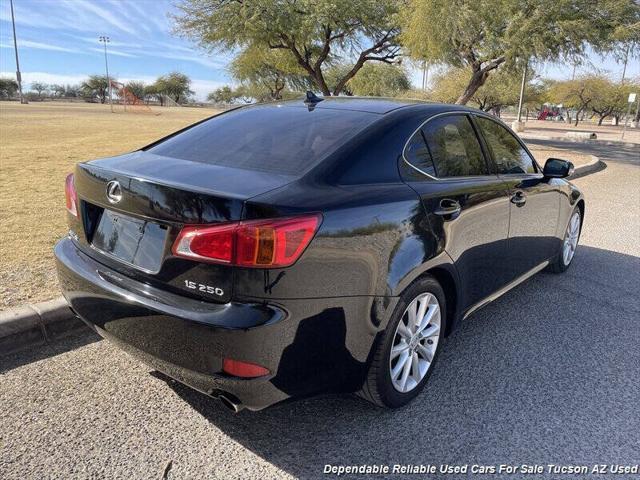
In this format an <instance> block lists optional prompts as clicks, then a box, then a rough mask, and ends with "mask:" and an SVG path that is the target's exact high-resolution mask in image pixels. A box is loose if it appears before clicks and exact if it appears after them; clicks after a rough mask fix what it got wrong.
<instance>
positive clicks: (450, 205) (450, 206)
mask: <svg viewBox="0 0 640 480" xmlns="http://www.w3.org/2000/svg"><path fill="white" fill-rule="evenodd" d="M461 211H462V207H460V204H459V203H458V202H456V201H455V200H451V199H450V198H443V199H442V200H440V206H439V207H438V208H437V209H436V210H435V211H434V212H433V213H435V214H436V215H440V216H443V217H444V216H448V215H451V216H454V215H458V214H459V213H460V212H461Z"/></svg>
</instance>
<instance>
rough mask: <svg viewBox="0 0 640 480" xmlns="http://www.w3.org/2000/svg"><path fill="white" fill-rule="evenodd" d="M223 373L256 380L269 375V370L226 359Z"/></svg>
mask: <svg viewBox="0 0 640 480" xmlns="http://www.w3.org/2000/svg"><path fill="white" fill-rule="evenodd" d="M222 371H223V372H225V373H227V374H229V375H233V376H234V377H242V378H256V377H263V376H264V375H269V370H267V369H266V368H264V367H261V366H260V365H256V364H254V363H248V362H241V361H239V360H231V359H230V358H225V359H224V360H223V361H222Z"/></svg>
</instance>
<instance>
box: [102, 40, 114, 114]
mask: <svg viewBox="0 0 640 480" xmlns="http://www.w3.org/2000/svg"><path fill="white" fill-rule="evenodd" d="M99 41H100V42H102V43H104V68H105V70H106V71H107V86H108V87H109V105H110V106H111V113H113V98H112V97H111V78H110V77H109V62H108V61H107V43H109V41H110V40H109V37H107V36H104V35H102V36H100V39H99Z"/></svg>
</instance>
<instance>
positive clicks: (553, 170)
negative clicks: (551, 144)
mask: <svg viewBox="0 0 640 480" xmlns="http://www.w3.org/2000/svg"><path fill="white" fill-rule="evenodd" d="M573 170H574V167H573V163H571V162H569V161H567V160H561V159H559V158H549V159H547V163H545V164H544V170H543V171H542V173H543V175H544V176H545V177H546V178H567V177H568V176H570V175H572V174H573Z"/></svg>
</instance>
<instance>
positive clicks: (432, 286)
mask: <svg viewBox="0 0 640 480" xmlns="http://www.w3.org/2000/svg"><path fill="white" fill-rule="evenodd" d="M426 292H428V293H431V294H433V295H434V296H435V297H436V298H437V300H438V303H439V305H440V315H441V317H440V322H441V323H440V333H439V336H438V344H437V348H436V351H435V354H434V357H433V360H432V361H431V364H430V366H429V369H428V370H427V373H426V375H425V376H424V378H423V379H422V380H421V381H420V382H419V383H418V385H417V386H416V387H415V388H413V389H412V390H411V391H409V392H406V393H402V392H400V391H398V390H396V389H395V387H394V386H393V383H392V379H391V373H390V371H389V361H390V360H389V356H390V354H391V347H392V346H393V341H394V336H395V333H396V328H397V326H398V323H399V322H400V321H401V320H402V317H403V315H404V313H405V311H406V309H407V307H408V306H409V304H410V303H411V302H412V301H413V300H414V299H415V298H416V297H418V296H419V295H420V294H422V293H426ZM445 302H446V299H445V295H444V291H443V290H442V287H441V286H440V284H439V283H438V282H437V280H436V279H435V278H433V277H431V276H429V275H426V276H424V277H421V278H419V279H418V280H416V281H415V282H414V283H412V284H411V285H410V286H409V287H408V288H407V289H406V290H405V291H404V292H403V293H402V295H401V296H400V300H399V301H398V304H397V305H396V308H395V310H394V312H393V314H392V316H391V319H390V320H389V324H388V325H387V328H386V329H385V331H384V332H382V334H381V336H380V338H379V339H378V342H377V346H376V347H375V348H376V351H375V354H374V355H373V359H372V361H371V365H370V366H369V371H368V375H367V379H366V381H365V384H364V386H363V388H362V390H361V391H360V392H359V395H360V396H361V397H362V398H364V399H365V400H368V401H369V402H371V403H373V404H375V405H377V406H379V407H383V408H399V407H402V406H404V405H406V404H407V403H409V402H410V401H411V400H413V399H414V398H415V397H417V396H418V395H419V394H420V392H421V391H422V390H423V389H424V386H425V384H426V383H427V381H428V380H429V377H430V376H431V373H432V372H433V369H434V367H435V364H436V362H437V360H438V356H439V354H440V350H442V347H441V345H442V340H443V338H444V332H445V331H446V326H447V325H446V320H447V319H446V311H447V305H446V303H445Z"/></svg>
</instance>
